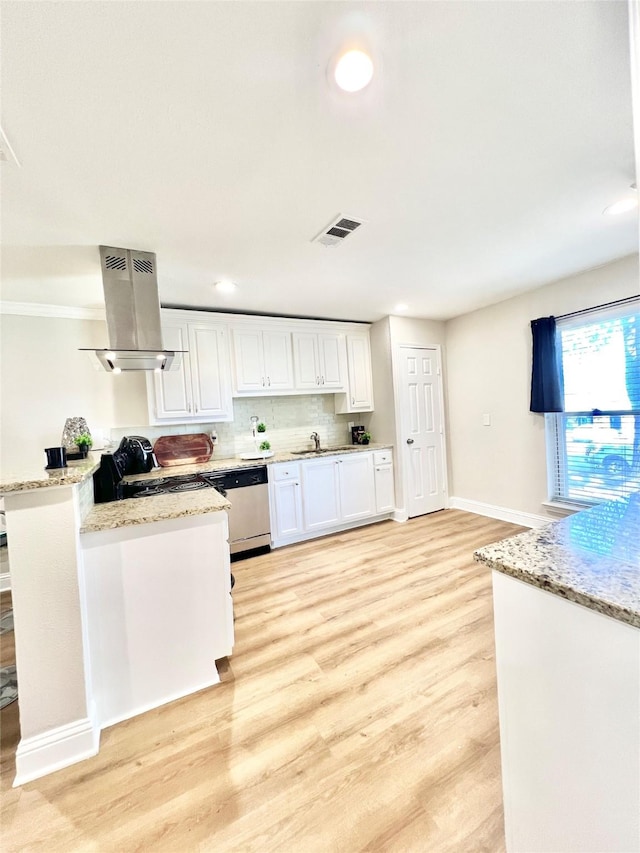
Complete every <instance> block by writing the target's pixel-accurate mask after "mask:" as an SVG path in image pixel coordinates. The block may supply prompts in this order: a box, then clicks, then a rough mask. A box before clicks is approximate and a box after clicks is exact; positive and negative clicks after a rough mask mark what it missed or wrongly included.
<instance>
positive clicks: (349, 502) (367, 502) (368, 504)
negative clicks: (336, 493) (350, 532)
mask: <svg viewBox="0 0 640 853" xmlns="http://www.w3.org/2000/svg"><path fill="white" fill-rule="evenodd" d="M336 465H337V466H338V469H339V470H338V482H339V486H340V514H341V520H342V521H354V520H355V519H358V518H367V517H368V516H370V515H375V509H376V499H375V484H374V480H373V454H372V453H347V454H345V455H344V456H339V457H337V459H336Z"/></svg>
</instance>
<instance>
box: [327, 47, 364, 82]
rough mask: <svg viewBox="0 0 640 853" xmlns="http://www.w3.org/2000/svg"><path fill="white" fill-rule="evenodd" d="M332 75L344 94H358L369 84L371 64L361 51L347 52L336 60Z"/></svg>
mask: <svg viewBox="0 0 640 853" xmlns="http://www.w3.org/2000/svg"><path fill="white" fill-rule="evenodd" d="M333 74H334V77H335V79H336V83H337V84H338V86H339V87H340V88H341V89H343V90H344V91H345V92H359V91H360V90H361V89H364V87H365V86H367V85H368V84H369V83H370V82H371V78H372V77H373V62H372V61H371V57H370V56H369V55H368V54H366V53H365V52H364V51H363V50H348V51H347V52H346V53H343V54H342V56H341V57H340V59H339V60H338V62H337V64H336V68H335V71H334V72H333Z"/></svg>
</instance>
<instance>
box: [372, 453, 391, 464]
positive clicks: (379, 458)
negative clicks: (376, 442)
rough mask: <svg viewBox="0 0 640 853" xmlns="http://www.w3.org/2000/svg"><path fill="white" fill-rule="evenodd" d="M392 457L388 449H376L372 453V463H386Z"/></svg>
mask: <svg viewBox="0 0 640 853" xmlns="http://www.w3.org/2000/svg"><path fill="white" fill-rule="evenodd" d="M392 459H393V454H392V452H391V451H390V450H376V451H374V454H373V464H374V465H388V464H389V463H390V462H391V460H392Z"/></svg>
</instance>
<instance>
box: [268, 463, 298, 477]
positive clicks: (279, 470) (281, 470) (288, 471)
mask: <svg viewBox="0 0 640 853" xmlns="http://www.w3.org/2000/svg"><path fill="white" fill-rule="evenodd" d="M271 475H272V476H271V479H272V480H275V481H276V482H278V481H279V480H299V479H300V464H299V463H298V462H292V463H291V464H289V463H288V462H283V463H281V464H280V465H272V466H271Z"/></svg>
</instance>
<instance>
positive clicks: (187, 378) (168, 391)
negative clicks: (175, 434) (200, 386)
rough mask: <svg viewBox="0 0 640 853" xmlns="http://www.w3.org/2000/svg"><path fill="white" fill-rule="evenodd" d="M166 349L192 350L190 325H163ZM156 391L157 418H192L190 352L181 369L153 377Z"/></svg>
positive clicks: (186, 353) (184, 355)
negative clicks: (190, 345) (190, 348)
mask: <svg viewBox="0 0 640 853" xmlns="http://www.w3.org/2000/svg"><path fill="white" fill-rule="evenodd" d="M162 340H163V343H164V346H165V347H166V348H167V349H171V350H188V349H189V335H188V329H187V324H186V323H172V322H167V321H165V322H163V323H162ZM153 384H154V390H155V417H156V418H166V419H168V420H170V419H174V420H175V419H176V418H191V416H192V414H193V401H192V399H191V364H190V358H189V353H188V352H185V353H184V354H183V355H182V358H181V362H180V367H179V368H178V369H177V370H166V371H165V370H163V371H162V372H161V373H155V372H154V374H153Z"/></svg>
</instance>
